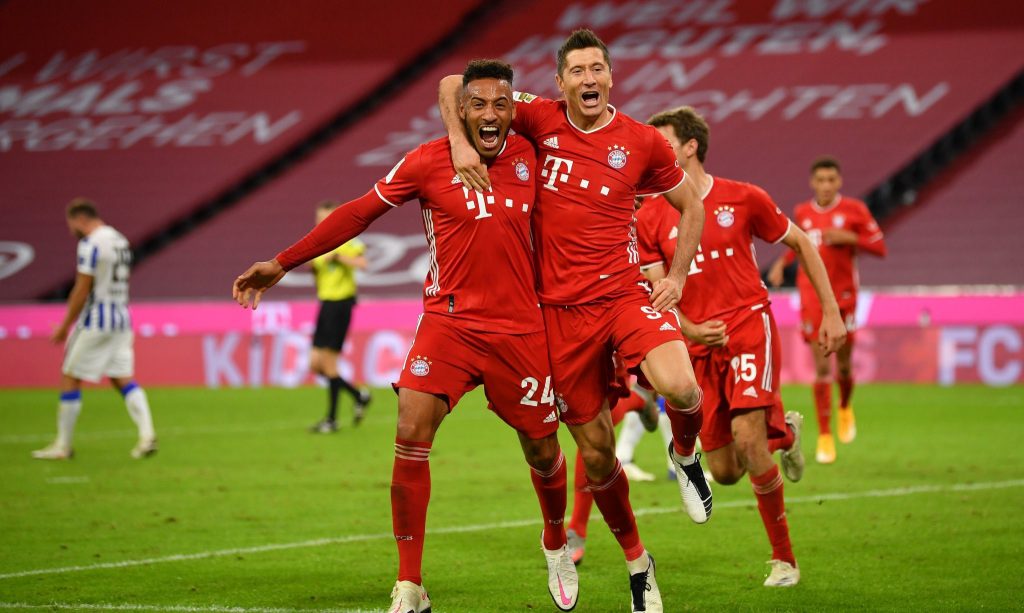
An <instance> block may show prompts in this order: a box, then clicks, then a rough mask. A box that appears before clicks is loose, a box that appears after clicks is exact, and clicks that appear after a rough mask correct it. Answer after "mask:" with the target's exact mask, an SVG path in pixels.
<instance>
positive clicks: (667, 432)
mask: <svg viewBox="0 0 1024 613" xmlns="http://www.w3.org/2000/svg"><path fill="white" fill-rule="evenodd" d="M658 432H659V433H660V434H661V441H662V443H661V448H662V449H668V444H669V443H671V442H672V420H671V419H669V418H668V414H667V413H665V412H664V411H663V412H661V413H659V414H658ZM665 459H666V460H667V461H668V469H669V470H671V471H673V472H675V470H676V467H675V464H673V463H672V458H670V457H668V453H667V452H666V453H665Z"/></svg>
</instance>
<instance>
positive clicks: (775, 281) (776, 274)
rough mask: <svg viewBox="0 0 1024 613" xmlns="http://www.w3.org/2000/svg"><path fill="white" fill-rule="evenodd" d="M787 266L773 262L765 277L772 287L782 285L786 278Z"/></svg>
mask: <svg viewBox="0 0 1024 613" xmlns="http://www.w3.org/2000/svg"><path fill="white" fill-rule="evenodd" d="M784 274H785V266H780V265H778V264H772V267H771V268H769V269H768V274H767V275H765V277H766V278H767V279H768V284H769V285H771V286H772V287H780V286H781V285H782V281H783V280H784Z"/></svg>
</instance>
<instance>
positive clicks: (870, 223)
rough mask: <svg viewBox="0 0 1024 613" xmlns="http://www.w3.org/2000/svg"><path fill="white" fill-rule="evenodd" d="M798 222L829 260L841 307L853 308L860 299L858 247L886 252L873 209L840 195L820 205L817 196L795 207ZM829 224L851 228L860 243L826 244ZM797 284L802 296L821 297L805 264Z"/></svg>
mask: <svg viewBox="0 0 1024 613" xmlns="http://www.w3.org/2000/svg"><path fill="white" fill-rule="evenodd" d="M793 219H794V221H796V224H797V225H798V226H799V227H800V228H801V229H802V230H803V231H804V232H806V233H807V236H808V237H810V239H811V242H812V243H814V245H815V246H817V247H818V253H819V254H820V255H821V259H822V261H823V262H824V263H825V270H826V272H828V278H829V280H830V281H831V282H832V292H833V293H834V294H835V295H836V301H837V302H838V303H839V308H841V309H851V308H853V307H854V306H856V303H857V288H858V287H859V286H860V280H859V278H858V275H857V263H856V260H855V257H856V255H857V250H858V249H863V250H866V251H870V252H874V253H876V254H878V255H885V241H884V239H883V236H882V230H881V229H880V228H879V227H878V223H877V222H876V221H875V218H874V217H872V216H871V212H870V211H869V210H868V207H867V205H865V204H864V203H863V202H861V201H860V200H856V199H854V198H846V197H845V196H841V195H837V196H836V199H835V201H834V202H832V203H831V204H829V205H828V206H826V207H821V206H818V203H817V202H814V201H813V200H811V201H808V202H804V203H801V204H798V205H796V208H795V209H794V210H793ZM827 228H838V229H840V230H850V231H852V232H855V233H856V234H857V236H858V244H857V245H826V244H825V243H824V241H823V240H822V231H823V230H825V229H827ZM796 285H797V287H798V288H799V289H800V300H801V301H808V300H813V301H815V302H816V301H817V300H818V295H817V294H815V293H814V286H812V285H811V280H810V279H809V278H808V277H807V274H806V273H805V272H804V269H803V267H801V268H800V271H799V273H798V274H797V279H796Z"/></svg>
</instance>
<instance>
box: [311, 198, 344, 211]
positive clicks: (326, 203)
mask: <svg viewBox="0 0 1024 613" xmlns="http://www.w3.org/2000/svg"><path fill="white" fill-rule="evenodd" d="M339 206H341V204H340V203H339V202H337V201H336V200H321V201H320V203H319V204H317V205H316V210H318V211H333V210H334V209H336V208H338V207H339Z"/></svg>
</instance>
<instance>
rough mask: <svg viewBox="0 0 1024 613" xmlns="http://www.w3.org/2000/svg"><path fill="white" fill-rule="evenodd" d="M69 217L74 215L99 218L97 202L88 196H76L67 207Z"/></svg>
mask: <svg viewBox="0 0 1024 613" xmlns="http://www.w3.org/2000/svg"><path fill="white" fill-rule="evenodd" d="M67 216H68V219H71V218H73V217H79V216H81V217H88V218H89V219H99V217H100V214H99V212H98V211H97V210H96V204H95V203H94V202H93V201H92V200H89V199H88V198H75V199H74V200H72V201H71V202H69V203H68V209H67Z"/></svg>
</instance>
